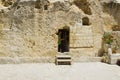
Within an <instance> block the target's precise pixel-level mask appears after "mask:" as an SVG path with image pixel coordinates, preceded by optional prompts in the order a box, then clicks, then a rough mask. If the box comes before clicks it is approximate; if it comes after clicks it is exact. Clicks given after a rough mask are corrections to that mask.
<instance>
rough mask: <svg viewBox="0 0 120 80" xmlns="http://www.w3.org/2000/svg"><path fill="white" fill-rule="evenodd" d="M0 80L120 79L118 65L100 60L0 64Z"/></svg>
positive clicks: (119, 67)
mask: <svg viewBox="0 0 120 80" xmlns="http://www.w3.org/2000/svg"><path fill="white" fill-rule="evenodd" d="M0 80H120V66H117V65H109V64H104V63H100V62H89V63H73V64H72V65H71V66H69V65H57V66H56V65H55V64H53V63H40V64H1V65H0Z"/></svg>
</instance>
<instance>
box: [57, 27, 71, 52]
mask: <svg viewBox="0 0 120 80" xmlns="http://www.w3.org/2000/svg"><path fill="white" fill-rule="evenodd" d="M58 52H62V53H63V52H69V29H60V30H59V32H58Z"/></svg>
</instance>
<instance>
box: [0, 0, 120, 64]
mask: <svg viewBox="0 0 120 80" xmlns="http://www.w3.org/2000/svg"><path fill="white" fill-rule="evenodd" d="M11 1H12V2H14V1H15V0H3V2H1V3H0V4H3V6H5V4H6V3H7V4H8V3H9V2H11ZM102 1H103V0H102ZM102 1H98V0H17V1H15V3H14V4H12V6H6V7H5V8H0V57H11V58H16V57H30V58H36V57H40V58H42V57H45V58H47V57H48V58H47V59H48V62H53V61H54V57H55V55H56V54H57V52H58V43H57V42H58V35H57V33H58V30H59V29H64V28H69V30H70V52H71V55H72V56H73V57H74V58H76V57H77V58H79V57H81V56H90V57H94V56H98V53H99V52H100V50H101V48H102V46H101V44H102V36H103V32H104V31H111V30H112V29H111V27H112V25H115V24H118V23H117V22H116V19H118V18H117V17H115V18H114V16H112V15H110V14H108V13H106V12H104V6H103V5H102V4H103V3H104V1H103V2H102ZM82 2H83V3H84V4H83V3H82ZM79 4H81V5H80V6H79ZM9 5H11V4H9ZM86 5H87V6H86ZM85 17H87V18H88V23H89V24H88V25H84V24H83V22H82V21H83V18H85ZM118 21H119V19H118ZM85 23H87V22H85ZM49 59H50V60H49Z"/></svg>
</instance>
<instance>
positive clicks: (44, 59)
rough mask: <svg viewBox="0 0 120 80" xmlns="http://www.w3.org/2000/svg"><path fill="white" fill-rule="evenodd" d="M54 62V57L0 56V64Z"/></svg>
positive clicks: (94, 59)
mask: <svg viewBox="0 0 120 80" xmlns="http://www.w3.org/2000/svg"><path fill="white" fill-rule="evenodd" d="M101 60H102V57H79V58H72V63H74V62H101ZM21 63H55V57H14V58H12V57H0V64H21Z"/></svg>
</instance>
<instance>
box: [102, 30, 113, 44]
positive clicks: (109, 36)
mask: <svg viewBox="0 0 120 80" xmlns="http://www.w3.org/2000/svg"><path fill="white" fill-rule="evenodd" d="M103 40H104V41H105V43H106V44H112V42H113V40H114V37H113V35H112V33H111V32H105V33H104V36H103Z"/></svg>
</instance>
